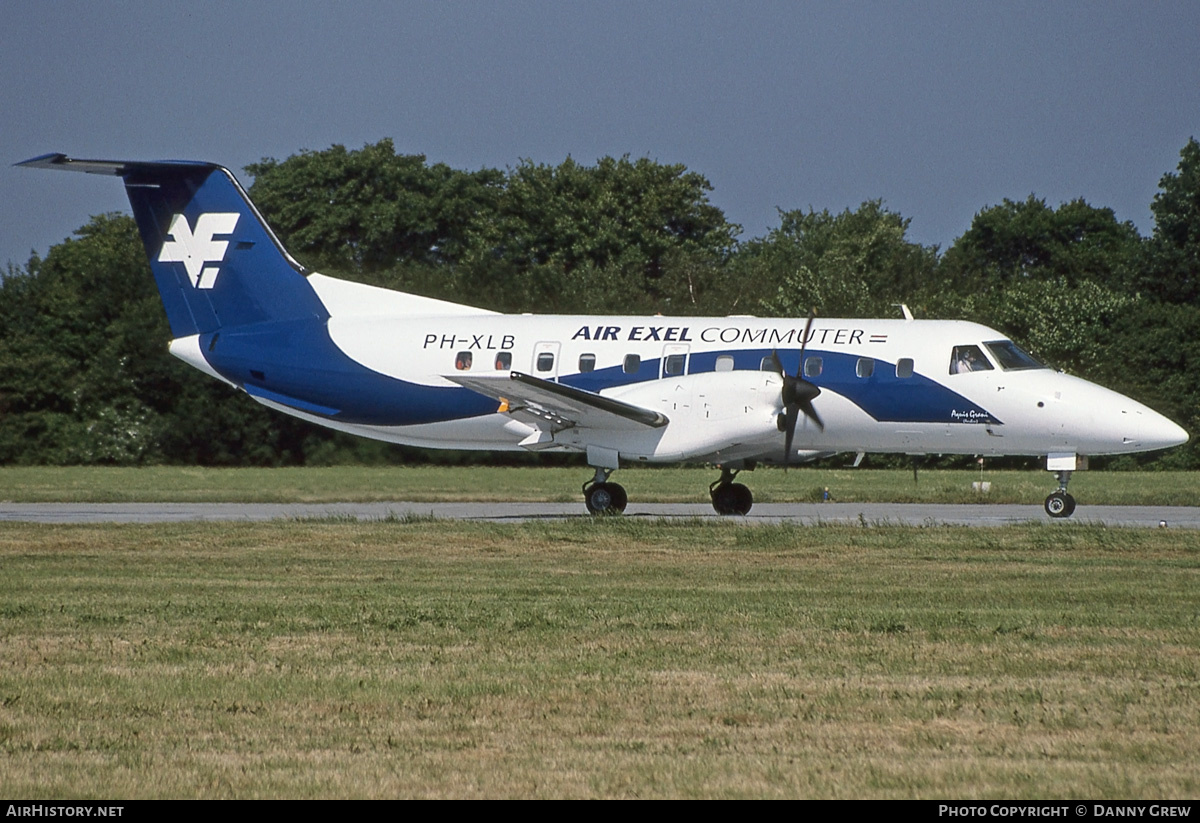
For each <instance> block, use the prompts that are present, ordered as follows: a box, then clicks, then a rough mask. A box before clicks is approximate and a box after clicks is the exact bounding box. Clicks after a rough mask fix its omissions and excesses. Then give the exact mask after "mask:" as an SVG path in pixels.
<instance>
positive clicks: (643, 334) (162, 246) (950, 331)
mask: <svg viewBox="0 0 1200 823" xmlns="http://www.w3.org/2000/svg"><path fill="white" fill-rule="evenodd" d="M18 165H21V166H26V167H30V168H46V169H65V170H68V171H82V172H90V173H93V174H104V175H114V176H117V177H120V178H122V179H123V180H124V183H125V190H126V193H127V194H128V195H129V202H130V204H131V205H132V207H133V215H134V218H135V219H136V221H137V225H138V229H139V231H140V232H141V236H142V240H143V242H144V243H145V246H146V253H147V254H148V255H149V258H150V267H151V270H152V271H153V273H154V278H155V281H156V282H157V285H158V289H159V293H160V294H161V296H162V301H163V305H164V307H165V308H166V312H167V318H168V320H169V322H170V326H171V333H172V336H173V338H174V339H173V340H172V341H171V343H170V351H171V353H172V354H174V355H175V356H176V357H179V358H180V359H182V360H183V361H185V362H187V363H188V364H190V365H192V366H194V367H196V368H197V369H199V370H201V371H203V372H205V373H206V374H209V375H211V376H212V377H215V378H217V379H218V380H222V381H224V382H226V383H228V384H229V385H231V386H233V387H234V388H235V389H240V390H242V391H245V392H246V393H248V394H249V395H250V396H251V397H253V398H254V399H255V400H257V401H258V402H260V403H262V404H263V405H265V406H268V407H270V408H272V409H277V410H279V411H282V412H285V413H287V414H291V415H294V416H296V417H299V418H302V419H304V420H309V421H312V422H314V423H318V424H320V425H323V426H328V427H330V428H333V429H338V430H341V431H346V432H350V433H352V434H357V435H362V436H364V437H371V438H375V439H378V440H386V441H390V442H394V443H404V444H408V445H412V446H421V447H428V448H452V449H486V450H514V451H515V450H530V451H569V452H578V453H581V454H584V455H586V457H587V462H588V465H589V466H591V467H592V468H593V469H594V470H595V475H594V477H592V478H591V479H590V480H589V481H588V482H587V483H585V484H584V486H583V494H584V500H585V502H586V504H587V508H588V510H589V511H591V512H594V513H604V512H620V511H622V510H624V508H625V505H626V502H627V497H626V494H625V490H624V489H623V488H622V487H621V486H619V485H618V484H616V483H613V482H610V480H609V477H610V475H611V474H612V473H613V472H614V471H615V470H616V469H618V468H619V467H620V466H621V465H623V464H624V465H628V464H636V463H663V462H679V461H692V462H706V463H711V464H715V465H716V466H718V467H719V468H720V470H721V475H720V478H719V479H717V480H716V481H715V482H714V483H713V484H712V485H711V486H710V489H709V491H710V493H711V497H712V503H713V507H714V508H715V509H716V510H717V512H719V513H721V514H745V513H747V512H749V511H750V507H751V505H752V503H753V497H752V495H751V492H750V490H749V489H748V488H747V487H746V486H744V485H742V484H741V483H736V482H734V478H735V476H736V475H737V474H738V472H740V471H742V470H743V469H752V468H753V467H754V466H755V465H756V464H757V463H771V464H776V465H788V464H790V463H797V462H801V461H804V460H808V459H812V458H815V457H820V456H826V455H831V454H835V453H838V452H856V453H858V454H859V455H860V456H861V455H862V454H864V453H867V452H887V453H898V454H910V455H922V454H969V455H1037V456H1045V457H1046V468H1047V469H1048V470H1050V471H1052V472H1055V473H1056V474H1057V477H1058V488H1057V490H1056V491H1054V492H1053V493H1052V494H1050V496H1049V497H1047V498H1046V504H1045V508H1046V512H1047V513H1048V514H1049V515H1050V516H1052V517H1067V516H1069V515H1070V514H1071V513H1072V512H1073V511H1074V509H1075V500H1074V498H1072V496H1071V495H1070V494H1068V493H1067V482H1068V480H1069V479H1070V477H1071V472H1073V471H1075V470H1078V469H1083V468H1086V467H1087V456H1088V455H1096V454H1120V453H1128V452H1141V451H1150V450H1153V449H1163V448H1167V447H1169V446H1174V445H1178V444H1180V443H1183V442H1185V441H1186V440H1187V438H1188V435H1187V432H1185V431H1184V430H1183V429H1181V428H1180V427H1179V426H1177V425H1175V424H1174V423H1172V422H1171V421H1170V420H1168V419H1166V418H1165V417H1163V416H1162V415H1160V414H1158V413H1157V412H1154V411H1152V410H1151V409H1149V408H1147V407H1146V406H1143V405H1142V404H1141V403H1138V402H1137V401H1135V400H1131V399H1130V398H1128V397H1125V396H1123V395H1120V394H1117V393H1116V392H1113V391H1109V390H1108V389H1105V388H1102V387H1100V386H1097V385H1095V384H1093V383H1089V382H1087V381H1086V380H1081V379H1079V378H1077V377H1071V376H1070V375H1066V374H1062V373H1059V372H1055V371H1052V370H1051V369H1049V368H1047V367H1045V366H1043V365H1042V364H1041V363H1039V362H1038V361H1037V360H1035V359H1033V358H1032V357H1030V356H1029V355H1028V354H1026V353H1025V352H1024V351H1022V350H1021V349H1020V348H1019V347H1017V346H1016V345H1015V344H1014V343H1013V342H1012V341H1011V340H1008V339H1007V338H1006V337H1005V336H1004V335H1003V334H1002V333H1000V332H998V331H994V330H992V329H989V328H987V327H985V326H980V325H977V324H975V323H966V322H957V321H936V320H914V319H912V318H911V316H908V312H907V310H905V315H906V317H905V318H904V319H895V320H835V319H828V318H818V319H814V318H811V317H810V318H808V319H807V320H774V319H760V318H755V317H707V318H701V317H657V316H656V317H592V316H544V315H541V316H540V315H504V314H496V313H494V312H490V311H486V310H484V309H477V308H472V307H469V306H463V305H458V304H456V303H449V302H445V301H441V300H434V299H431V298H427V297H420V296H417V295H412V294H404V293H402V292H394V291H389V290H386V289H380V288H376V287H373V286H367V285H362V284H358V283H351V282H348V281H344V280H338V279H335V278H332V277H327V276H325V275H322V274H318V273H316V272H309V271H307V270H305V268H304V267H303V266H301V265H300V264H299V263H297V262H296V260H295V259H293V258H292V256H291V255H290V254H288V252H287V250H286V249H284V247H283V245H282V244H281V243H280V242H279V239H278V238H277V237H276V236H275V234H274V233H273V232H272V231H271V229H270V228H269V227H268V226H267V224H266V222H265V221H264V220H263V218H262V215H261V214H259V212H258V210H257V209H256V208H255V207H254V205H253V203H251V202H250V199H249V198H248V197H247V195H246V193H245V191H244V190H243V189H242V187H241V185H240V184H239V183H238V182H237V180H236V178H234V176H233V175H232V174H231V173H230V172H229V171H228V170H227V169H225V168H223V167H221V166H217V165H213V164H210V163H200V162H180V161H169V162H141V161H128V162H127V161H111V160H75V159H71V158H68V157H66V156H65V155H62V154H48V155H44V156H42V157H37V158H34V159H32V160H27V161H25V162H24V163H20V164H18Z"/></svg>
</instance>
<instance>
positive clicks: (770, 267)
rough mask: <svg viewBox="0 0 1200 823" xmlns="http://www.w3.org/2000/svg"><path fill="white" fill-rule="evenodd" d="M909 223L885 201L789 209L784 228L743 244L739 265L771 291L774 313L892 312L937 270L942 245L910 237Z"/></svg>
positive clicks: (768, 303) (749, 280) (748, 279)
mask: <svg viewBox="0 0 1200 823" xmlns="http://www.w3.org/2000/svg"><path fill="white" fill-rule="evenodd" d="M908 226H909V221H908V220H906V219H905V218H903V217H902V216H900V215H899V214H897V213H896V212H892V211H889V210H887V209H885V208H884V207H883V202H882V201H880V200H870V201H867V202H865V203H863V204H862V205H861V206H859V207H858V208H857V209H856V210H854V211H851V210H849V209H846V210H845V211H843V212H841V213H840V214H833V213H831V212H829V211H828V210H825V211H820V212H818V211H813V210H811V209H810V210H809V211H807V212H805V211H787V212H781V213H780V225H779V227H778V228H776V229H772V230H771V231H770V232H769V233H768V234H767V236H766V237H765V238H762V239H757V240H752V241H750V242H749V243H746V244H744V245H743V247H742V249H741V252H740V253H739V261H738V265H737V266H736V267H735V268H736V269H738V270H739V271H740V272H741V277H742V280H743V281H744V282H745V283H746V284H748V286H749V287H754V288H758V289H763V290H764V291H765V293H766V294H767V297H766V299H765V300H764V301H763V306H764V308H765V309H766V311H767V312H768V313H771V314H779V315H784V316H803V315H805V314H807V313H808V312H809V311H810V310H813V309H815V310H816V311H817V312H818V313H820V314H823V315H825V316H879V315H885V314H886V315H891V314H893V313H894V312H895V309H894V308H893V307H892V304H894V303H902V302H912V301H913V300H914V299H915V298H916V297H917V296H919V295H920V294H921V293H922V291H923V290H924V289H925V288H927V287H928V282H929V280H930V279H931V278H932V277H933V276H934V274H935V272H936V268H937V248H936V247H926V246H922V245H920V244H919V243H914V242H912V241H910V240H908V239H907V237H906V234H907V232H908Z"/></svg>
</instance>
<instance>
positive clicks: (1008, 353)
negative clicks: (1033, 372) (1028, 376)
mask: <svg viewBox="0 0 1200 823" xmlns="http://www.w3.org/2000/svg"><path fill="white" fill-rule="evenodd" d="M983 345H984V346H986V347H987V350H988V351H990V352H991V353H992V357H994V358H996V362H997V363H999V364H1000V368H1002V369H1004V370H1005V371H1021V370H1023V369H1047V368H1049V366H1047V365H1045V364H1044V363H1041V362H1039V361H1038V360H1036V359H1034V357H1033V355H1031V354H1028V353H1027V352H1025V351H1024V350H1023V349H1021V347H1020V346H1018V345H1017V344H1016V343H1014V342H1013V341H1011V340H991V341H988V342H986V343H984V344H983Z"/></svg>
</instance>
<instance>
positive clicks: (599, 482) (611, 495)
mask: <svg viewBox="0 0 1200 823" xmlns="http://www.w3.org/2000/svg"><path fill="white" fill-rule="evenodd" d="M612 473H613V470H612V469H604V468H601V467H599V466H597V467H596V476H595V477H593V478H592V479H591V480H589V481H588V482H586V483H584V484H583V502H584V504H585V505H586V506H587V510H588V511H589V512H591V513H592V514H620V513H621V512H623V511H625V506H626V505H628V503H629V495H627V494H625V488H624V486H622V485H620V484H619V483H609V482H608V476H609V475H610V474H612Z"/></svg>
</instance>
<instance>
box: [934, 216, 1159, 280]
mask: <svg viewBox="0 0 1200 823" xmlns="http://www.w3.org/2000/svg"><path fill="white" fill-rule="evenodd" d="M1140 244H1141V236H1140V235H1139V234H1138V232H1137V229H1136V228H1135V227H1134V225H1133V224H1132V223H1130V222H1124V223H1121V222H1118V221H1117V218H1116V214H1115V213H1114V212H1113V211H1112V209H1098V208H1094V207H1093V206H1089V205H1088V204H1087V203H1086V202H1085V201H1083V200H1072V201H1071V202H1069V203H1063V204H1062V205H1061V206H1059V207H1058V208H1057V209H1052V208H1050V207H1049V206H1047V205H1046V201H1045V200H1042V199H1039V198H1036V197H1034V196H1033V195H1032V194H1031V195H1029V197H1028V198H1027V199H1025V200H1024V201H1022V202H1019V203H1018V202H1014V201H1012V200H1008V199H1005V200H1004V202H1003V203H1001V204H1000V205H999V206H990V207H988V208H986V209H983V210H982V211H980V212H979V213H978V214H976V215H975V219H974V220H972V221H971V227H970V228H969V229H967V231H966V232H965V233H963V235H962V236H961V237H959V238H958V239H957V240H956V241H954V245H952V246H951V247H950V248H949V249H948V250H947V251H946V254H945V255H944V257H943V259H942V273H943V275H944V276H946V277H947V278H948V279H949V280H950V281H951V282H953V283H955V284H956V285H957V286H958V287H959V289H960V290H963V291H969V292H974V291H978V290H979V289H993V288H1003V287H1007V286H1008V285H1009V284H1011V283H1016V282H1021V281H1024V280H1049V281H1055V282H1058V283H1061V284H1063V285H1067V286H1074V285H1077V284H1079V283H1082V282H1084V281H1091V282H1094V283H1101V284H1103V285H1105V286H1108V287H1110V288H1125V287H1127V286H1128V284H1129V282H1130V279H1131V276H1132V271H1133V267H1134V265H1135V263H1136V260H1137V257H1138V253H1139V250H1140Z"/></svg>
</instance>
